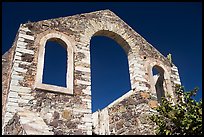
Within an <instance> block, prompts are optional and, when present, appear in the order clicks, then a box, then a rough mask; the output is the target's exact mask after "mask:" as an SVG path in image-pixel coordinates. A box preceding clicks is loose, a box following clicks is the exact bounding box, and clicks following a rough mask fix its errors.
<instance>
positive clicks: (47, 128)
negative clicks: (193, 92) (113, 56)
mask: <svg viewBox="0 0 204 137" xmlns="http://www.w3.org/2000/svg"><path fill="white" fill-rule="evenodd" d="M98 35H99V36H107V37H109V38H112V39H113V40H115V41H116V42H117V43H118V44H119V45H120V46H121V47H122V48H123V49H124V51H125V52H126V55H127V58H128V65H129V74H130V82H131V90H130V91H128V92H127V93H126V94H125V95H123V96H122V97H120V98H119V99H117V100H115V101H114V102H112V103H111V104H110V105H108V106H107V107H105V108H104V109H102V110H101V111H96V112H94V113H93V114H92V111H91V76H90V40H91V38H92V37H93V36H98ZM47 41H55V42H58V43H59V44H61V45H62V46H63V47H64V48H65V49H66V51H67V73H66V84H67V86H66V87H60V86H56V85H50V84H45V83H43V82H42V76H43V67H44V54H45V45H46V42H47ZM153 67H155V68H156V69H157V70H158V71H159V75H156V76H153V73H152V69H153ZM2 69H3V71H2V80H3V81H2V90H3V92H2V131H3V134H51V135H54V134H66V135H73V134H83V135H87V134H88V135H89V134H92V133H94V134H107V135H109V134H115V135H122V134H125V135H127V134H137V135H140V134H142V135H144V134H155V133H154V128H155V124H154V123H152V122H151V121H150V120H149V118H148V117H149V116H150V115H151V114H153V113H155V110H154V108H155V107H156V106H157V105H158V102H159V101H160V99H161V97H162V96H166V95H167V94H170V95H172V96H174V90H175V89H174V88H175V84H181V83H180V78H179V74H178V69H177V67H176V66H175V65H174V64H173V63H172V62H170V60H169V59H167V58H166V57H164V56H163V55H162V54H161V53H160V52H159V51H157V50H156V49H155V48H154V47H153V46H152V45H151V44H149V43H148V42H147V41H146V40H145V39H144V38H143V37H142V36H140V35H139V34H138V33H137V32H135V31H134V30H133V29H132V28H131V27H130V26H128V25H127V24H126V23H125V22H124V21H123V20H121V19H120V18H119V17H118V16H117V15H116V14H114V13H113V12H111V11H110V10H101V11H96V12H91V13H85V14H79V15H74V16H69V17H61V18H56V19H49V20H43V21H38V22H29V23H26V24H21V25H20V27H19V30H18V32H17V34H16V38H15V41H14V43H13V46H12V47H11V48H10V49H9V51H7V52H6V53H5V54H4V55H3V56H2ZM114 92H117V91H114ZM107 96H108V95H107Z"/></svg>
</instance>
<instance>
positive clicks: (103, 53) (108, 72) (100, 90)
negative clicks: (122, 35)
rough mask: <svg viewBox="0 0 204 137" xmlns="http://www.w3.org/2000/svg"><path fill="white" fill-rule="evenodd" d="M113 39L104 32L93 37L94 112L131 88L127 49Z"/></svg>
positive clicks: (92, 80) (91, 48) (91, 51)
mask: <svg viewBox="0 0 204 137" xmlns="http://www.w3.org/2000/svg"><path fill="white" fill-rule="evenodd" d="M113 36H114V35H113ZM113 39H114V38H112V37H111V38H110V36H107V35H104V34H103V35H102V33H101V34H100V35H94V36H93V37H92V38H91V45H90V53H91V94H92V112H95V111H97V110H98V109H100V110H101V109H103V108H104V107H106V106H107V105H109V104H110V103H112V102H113V101H114V100H116V99H118V98H119V97H120V96H122V95H123V94H125V93H126V92H128V91H130V89H131V84H130V76H129V67H128V59H127V55H126V51H125V50H124V49H123V48H122V47H121V46H120V45H119V44H118V43H116V41H117V40H115V41H114V40H113ZM117 42H118V41H117Z"/></svg>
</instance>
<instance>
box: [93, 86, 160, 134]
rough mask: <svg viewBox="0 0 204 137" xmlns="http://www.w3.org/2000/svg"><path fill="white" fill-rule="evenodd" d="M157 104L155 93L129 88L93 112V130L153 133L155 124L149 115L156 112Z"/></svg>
mask: <svg viewBox="0 0 204 137" xmlns="http://www.w3.org/2000/svg"><path fill="white" fill-rule="evenodd" d="M157 106H158V103H157V97H155V95H153V94H151V93H150V92H144V91H140V92H136V91H134V90H131V91H129V92H127V93H126V94H124V95H123V96H122V97H120V98H118V99H117V100H115V101H114V102H112V103H111V104H109V105H108V106H107V107H105V108H104V109H102V110H100V111H96V112H94V113H93V129H94V130H93V132H94V133H95V134H98V135H154V134H155V133H154V129H155V128H156V125H155V123H153V122H152V121H151V120H150V119H149V117H150V116H151V115H152V114H153V113H156V111H155V109H154V108H155V107H157ZM104 111H105V112H106V113H104ZM104 117H105V118H104ZM104 123H105V124H104ZM104 127H105V128H104Z"/></svg>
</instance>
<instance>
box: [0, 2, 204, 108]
mask: <svg viewBox="0 0 204 137" xmlns="http://www.w3.org/2000/svg"><path fill="white" fill-rule="evenodd" d="M103 9H110V10H111V11H113V12H114V13H115V14H116V15H118V16H119V17H120V18H121V19H122V20H124V21H125V22H126V23H127V24H128V25H129V26H131V27H132V28H133V29H134V30H135V31H136V32H138V33H139V34H140V35H141V36H143V37H144V38H145V39H146V40H147V41H148V42H149V43H150V44H152V45H153V46H154V47H155V48H156V49H157V50H159V51H160V52H161V53H162V54H163V55H164V56H166V55H167V54H168V53H171V54H172V58H173V63H174V64H175V65H176V66H177V67H178V69H179V74H180V78H181V83H182V85H183V86H184V87H185V89H186V90H191V89H193V88H194V87H195V86H198V87H199V92H198V95H197V96H196V97H195V99H196V100H199V99H200V98H201V97H202V84H201V83H202V57H201V56H202V38H201V36H202V25H201V24H202V13H201V11H202V5H201V3H199V2H195V3H193V2H175V3H170V2H165V3H158V2H145V3H142V2H75V3H71V2H67V3H62V2H59V3H56V2H48V3H44V2H40V3H39V2H35V3H31V2H27V3H22V2H21V3H20V2H16V3H15V2H6V3H3V4H2V54H4V53H5V52H6V51H7V50H8V49H9V48H10V47H11V46H12V43H13V41H14V39H15V35H16V32H17V30H18V28H19V25H20V24H21V23H26V22H27V21H31V22H35V21H40V20H45V19H51V18H58V17H65V16H70V15H75V14H80V13H88V12H92V11H96V10H103ZM54 49H55V50H50V56H51V57H53V56H52V54H53V53H54V52H55V53H56V52H58V51H59V52H60V51H61V49H60V48H57V46H55V48H54ZM48 50H49V49H48ZM63 54H64V55H65V54H66V53H63ZM59 55H60V56H61V54H59ZM53 62H54V61H52V62H49V61H48V64H49V65H51V66H53V64H52V63H53ZM55 62H56V63H59V65H60V62H57V61H55ZM61 63H63V61H62V62H61ZM61 65H62V64H61ZM50 71H53V70H50ZM128 71H129V70H128V66H127V57H126V55H125V53H124V51H123V49H122V48H120V46H118V44H117V43H116V42H115V41H113V40H111V39H110V38H107V37H93V38H92V39H91V79H92V87H91V88H92V111H95V110H97V109H101V108H103V107H105V106H107V105H108V104H110V103H111V102H112V101H114V100H115V99H117V98H118V97H120V96H121V95H123V94H124V93H126V92H127V91H128V90H130V82H129V72H128ZM48 72H49V71H48ZM60 72H64V70H61V71H60ZM61 76H63V73H60V74H57V75H56V76H55V77H54V78H55V79H56V77H59V79H60V78H61ZM48 79H51V78H48ZM61 79H62V81H60V82H59V81H58V82H59V84H62V83H63V79H64V78H61Z"/></svg>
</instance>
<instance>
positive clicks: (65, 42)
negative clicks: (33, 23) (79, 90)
mask: <svg viewBox="0 0 204 137" xmlns="http://www.w3.org/2000/svg"><path fill="white" fill-rule="evenodd" d="M48 41H54V42H57V43H59V44H60V45H62V46H63V47H64V48H65V49H66V52H67V57H66V64H67V65H65V66H61V67H66V86H65V87H64V86H61V85H60V86H58V85H53V84H46V83H44V82H43V70H44V62H45V47H46V46H45V45H46V43H47V42H48ZM35 44H36V45H38V46H39V53H38V64H37V74H36V81H35V88H36V89H41V90H46V91H52V92H59V93H65V94H73V45H74V42H73V41H72V40H70V37H68V36H67V35H65V34H63V33H59V32H53V33H48V34H46V35H45V33H42V34H39V35H38V36H37V38H36V43H35ZM59 44H58V45H59ZM48 60H49V59H48ZM59 61H60V60H59Z"/></svg>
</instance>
